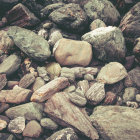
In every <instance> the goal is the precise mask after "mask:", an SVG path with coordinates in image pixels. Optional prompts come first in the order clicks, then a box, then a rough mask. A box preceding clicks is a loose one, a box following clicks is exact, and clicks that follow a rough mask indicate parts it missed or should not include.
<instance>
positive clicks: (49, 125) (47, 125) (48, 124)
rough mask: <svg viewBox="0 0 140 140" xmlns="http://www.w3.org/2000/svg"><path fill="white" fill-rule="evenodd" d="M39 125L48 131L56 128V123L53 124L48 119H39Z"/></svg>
mask: <svg viewBox="0 0 140 140" xmlns="http://www.w3.org/2000/svg"><path fill="white" fill-rule="evenodd" d="M40 124H41V126H42V127H44V128H46V129H49V130H56V129H57V128H58V125H57V123H55V122H54V121H53V120H51V119H50V118H43V119H41V121H40Z"/></svg>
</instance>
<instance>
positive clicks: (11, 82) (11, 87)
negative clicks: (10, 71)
mask: <svg viewBox="0 0 140 140" xmlns="http://www.w3.org/2000/svg"><path fill="white" fill-rule="evenodd" d="M16 85H17V86H18V85H19V81H8V82H7V88H8V89H13V87H14V86H16Z"/></svg>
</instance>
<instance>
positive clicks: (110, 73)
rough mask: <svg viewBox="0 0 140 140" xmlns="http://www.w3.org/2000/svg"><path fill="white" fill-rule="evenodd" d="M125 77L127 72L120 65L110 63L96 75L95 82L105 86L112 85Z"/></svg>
mask: <svg viewBox="0 0 140 140" xmlns="http://www.w3.org/2000/svg"><path fill="white" fill-rule="evenodd" d="M126 76H127V71H126V69H125V68H124V66H123V65H122V64H121V63H118V62H110V63H108V64H107V65H105V66H104V67H102V69H101V70H100V72H99V73H98V75H97V81H100V82H102V83H105V84H114V83H117V82H118V81H121V80H122V79H124V78H125V77H126Z"/></svg>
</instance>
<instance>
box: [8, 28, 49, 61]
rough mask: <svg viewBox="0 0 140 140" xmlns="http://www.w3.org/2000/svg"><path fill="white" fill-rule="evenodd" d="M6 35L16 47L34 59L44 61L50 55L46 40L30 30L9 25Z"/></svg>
mask: <svg viewBox="0 0 140 140" xmlns="http://www.w3.org/2000/svg"><path fill="white" fill-rule="evenodd" d="M8 35H9V37H11V38H12V39H13V40H14V42H15V44H16V46H17V47H19V48H20V49H21V50H22V51H23V52H24V53H26V54H27V55H28V56H29V57H31V58H33V59H34V60H37V61H45V60H47V58H48V57H50V55H51V52H50V49H49V44H48V42H47V41H46V40H45V39H44V38H43V37H41V36H38V35H37V34H35V33H34V32H32V31H30V30H27V29H24V28H20V27H17V26H11V27H10V28H9V29H8Z"/></svg>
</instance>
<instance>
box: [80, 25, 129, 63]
mask: <svg viewBox="0 0 140 140" xmlns="http://www.w3.org/2000/svg"><path fill="white" fill-rule="evenodd" d="M82 40H84V41H87V42H88V43H90V44H91V45H92V47H93V55H94V56H95V57H96V58H97V59H99V60H101V61H103V62H112V61H119V62H120V61H124V59H125V54H126V47H125V41H124V37H123V35H122V32H121V30H120V29H119V28H117V27H112V26H109V27H100V28H97V29H95V30H93V31H90V32H88V33H86V34H84V35H83V36H82Z"/></svg>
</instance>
